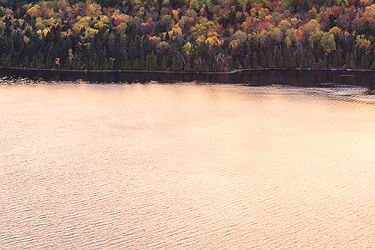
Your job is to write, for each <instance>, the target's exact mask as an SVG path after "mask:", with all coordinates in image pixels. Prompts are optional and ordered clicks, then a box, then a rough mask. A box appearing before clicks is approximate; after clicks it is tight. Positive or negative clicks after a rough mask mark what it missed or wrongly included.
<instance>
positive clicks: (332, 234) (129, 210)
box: [0, 83, 375, 248]
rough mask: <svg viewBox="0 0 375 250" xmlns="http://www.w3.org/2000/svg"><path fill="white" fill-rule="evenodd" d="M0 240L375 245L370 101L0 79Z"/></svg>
mask: <svg viewBox="0 0 375 250" xmlns="http://www.w3.org/2000/svg"><path fill="white" fill-rule="evenodd" d="M0 122H1V130H0V201H1V202H0V211H1V213H0V248H23V247H33V248H42V247H57V248H60V247H75V248H82V247H86V248H95V247H105V248H112V247H116V248H118V247H129V248H156V247H172V248H181V247H186V248H192V247H194V248H196V247H205V248H206V247H207V248H218V247H220V248H248V247H263V248H280V247H284V248H291V247H313V248H331V247H341V248H354V247H355V248H358V247H362V248H366V247H373V246H374V245H375V205H374V204H375V191H374V190H375V189H374V188H373V186H374V183H375V157H374V156H375V106H374V105H368V104H364V103H359V102H354V101H349V100H348V99H345V98H341V97H340V98H337V97H335V96H326V95H322V94H311V93H306V92H305V91H304V90H301V89H290V88H289V89H288V88H277V87H266V88H252V87H246V86H234V85H197V84H191V83H188V84H178V85H159V84H148V85H138V84H135V85H85V84H81V85H74V84H63V85H36V86H12V87H11V86H6V87H1V88H0Z"/></svg>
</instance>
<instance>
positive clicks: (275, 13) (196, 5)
mask: <svg viewBox="0 0 375 250" xmlns="http://www.w3.org/2000/svg"><path fill="white" fill-rule="evenodd" d="M0 5H1V7H0V66H3V67H12V66H17V67H32V68H64V69H148V70H172V71H194V72H196V71H200V72H201V71H229V70H232V69H242V68H264V67H267V68H272V67H283V68H296V67H304V68H311V67H312V68H366V69H367V68H371V69H375V52H374V43H375V4H372V1H371V0H354V1H350V0H343V1H341V0H329V1H322V0H148V1H139V0H114V1H112V0H111V1H109V0H97V1H93V0H87V1H79V0H69V1H68V0H49V1H27V0H17V1H9V0H0Z"/></svg>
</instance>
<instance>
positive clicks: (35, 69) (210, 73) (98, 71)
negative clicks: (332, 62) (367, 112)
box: [0, 66, 375, 75]
mask: <svg viewBox="0 0 375 250" xmlns="http://www.w3.org/2000/svg"><path fill="white" fill-rule="evenodd" d="M0 70H22V71H43V72H61V73H67V72H68V73H69V72H72V73H75V72H78V73H163V74H198V75H199V74H203V75H230V74H235V73H241V72H251V71H291V70H293V71H309V72H310V71H315V72H319V71H322V72H323V71H331V72H374V73H375V69H351V68H246V69H233V70H230V71H202V72H193V71H171V70H146V69H145V70H143V69H60V68H24V67H2V66H0Z"/></svg>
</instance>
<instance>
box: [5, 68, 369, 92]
mask: <svg viewBox="0 0 375 250" xmlns="http://www.w3.org/2000/svg"><path fill="white" fill-rule="evenodd" d="M0 76H2V77H25V78H30V79H33V80H38V79H42V80H47V81H76V80H84V81H88V82H95V83H103V82H129V83H132V82H149V81H158V82H162V83H163V82H164V83H165V82H190V81H198V82H214V83H241V84H249V85H259V86H261V85H270V84H279V85H289V86H300V87H324V86H334V85H352V86H362V87H366V88H368V89H369V90H370V91H373V90H374V89H375V70H368V69H306V68H294V69H291V68H262V69H239V70H232V71H229V72H174V71H149V70H66V69H39V68H20V67H0Z"/></svg>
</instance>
